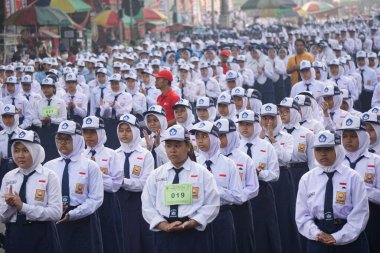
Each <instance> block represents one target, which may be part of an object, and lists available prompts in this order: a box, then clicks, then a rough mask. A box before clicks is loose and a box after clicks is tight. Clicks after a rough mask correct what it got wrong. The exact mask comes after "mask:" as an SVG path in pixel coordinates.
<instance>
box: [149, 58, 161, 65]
mask: <svg viewBox="0 0 380 253" xmlns="http://www.w3.org/2000/svg"><path fill="white" fill-rule="evenodd" d="M150 65H151V66H157V65H158V66H160V65H161V61H160V60H159V59H153V60H152V62H151V63H150Z"/></svg>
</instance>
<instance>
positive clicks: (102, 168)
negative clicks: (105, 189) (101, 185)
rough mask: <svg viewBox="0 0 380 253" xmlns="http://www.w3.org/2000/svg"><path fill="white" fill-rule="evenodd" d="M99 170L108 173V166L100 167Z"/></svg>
mask: <svg viewBox="0 0 380 253" xmlns="http://www.w3.org/2000/svg"><path fill="white" fill-rule="evenodd" d="M100 171H101V172H102V173H103V174H104V175H108V168H106V167H100Z"/></svg>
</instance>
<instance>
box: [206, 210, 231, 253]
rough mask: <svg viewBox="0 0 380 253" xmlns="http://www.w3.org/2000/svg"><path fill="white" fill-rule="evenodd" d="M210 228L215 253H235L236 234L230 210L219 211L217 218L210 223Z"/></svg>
mask: <svg viewBox="0 0 380 253" xmlns="http://www.w3.org/2000/svg"><path fill="white" fill-rule="evenodd" d="M221 208H223V207H221ZM211 227H212V234H213V237H214V249H215V252H217V253H236V252H237V246H236V233H235V226H234V219H233V216H232V212H231V210H229V209H227V210H223V209H221V210H220V211H219V214H218V216H217V217H216V218H215V220H214V221H213V222H212V223H211Z"/></svg>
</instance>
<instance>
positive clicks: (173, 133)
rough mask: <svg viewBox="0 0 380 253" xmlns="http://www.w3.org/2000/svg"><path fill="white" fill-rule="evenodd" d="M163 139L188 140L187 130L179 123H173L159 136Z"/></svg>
mask: <svg viewBox="0 0 380 253" xmlns="http://www.w3.org/2000/svg"><path fill="white" fill-rule="evenodd" d="M161 140H163V141H171V140H173V141H186V140H190V134H189V132H188V131H187V130H186V129H185V128H184V127H183V126H180V125H174V126H171V127H169V128H168V129H166V130H165V132H164V133H163V134H162V136H161Z"/></svg>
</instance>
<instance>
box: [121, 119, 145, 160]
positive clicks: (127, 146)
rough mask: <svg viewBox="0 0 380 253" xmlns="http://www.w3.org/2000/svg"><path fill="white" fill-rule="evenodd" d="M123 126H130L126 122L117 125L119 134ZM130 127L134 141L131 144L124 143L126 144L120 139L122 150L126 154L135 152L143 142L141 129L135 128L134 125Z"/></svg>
mask: <svg viewBox="0 0 380 253" xmlns="http://www.w3.org/2000/svg"><path fill="white" fill-rule="evenodd" d="M121 124H128V123H126V122H121V123H119V124H118V125H117V131H118V132H119V127H120V125H121ZM128 125H129V127H130V128H131V130H132V135H133V138H132V141H131V142H129V143H124V142H121V141H120V139H119V142H120V148H121V150H122V151H123V152H126V153H130V152H132V151H135V150H136V148H137V147H139V146H140V142H141V138H140V129H139V128H137V127H135V126H133V125H130V124H128Z"/></svg>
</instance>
